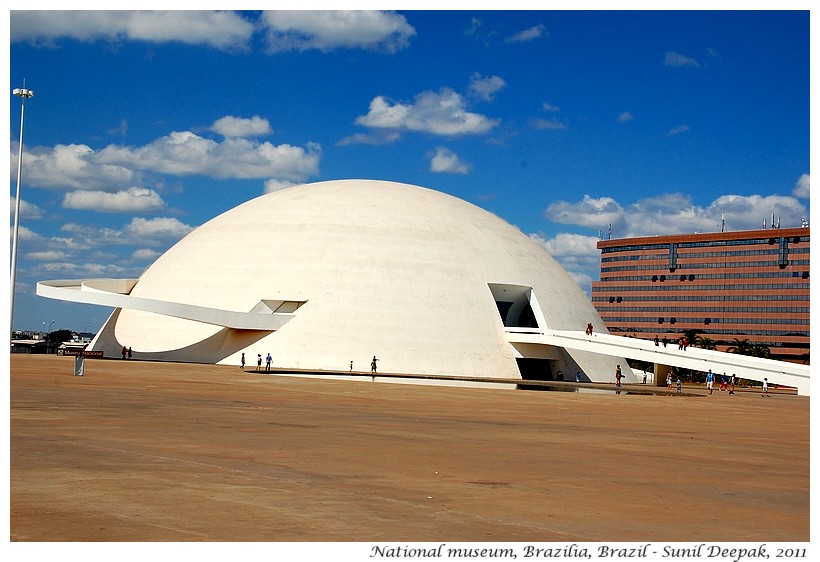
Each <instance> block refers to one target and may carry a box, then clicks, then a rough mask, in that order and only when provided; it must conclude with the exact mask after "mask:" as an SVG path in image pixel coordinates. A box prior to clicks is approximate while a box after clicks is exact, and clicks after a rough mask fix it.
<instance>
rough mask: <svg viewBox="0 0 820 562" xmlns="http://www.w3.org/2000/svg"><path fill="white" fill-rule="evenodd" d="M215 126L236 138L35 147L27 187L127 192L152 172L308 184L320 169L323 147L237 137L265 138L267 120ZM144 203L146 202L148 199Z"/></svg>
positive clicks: (26, 163) (175, 137)
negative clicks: (261, 136) (263, 135)
mask: <svg viewBox="0 0 820 562" xmlns="http://www.w3.org/2000/svg"><path fill="white" fill-rule="evenodd" d="M212 127H214V128H215V129H218V130H220V131H222V132H223V134H229V133H232V136H230V137H229V138H225V139H224V140H222V141H221V142H217V141H215V140H213V139H208V138H205V137H201V136H199V135H197V134H195V133H192V132H190V131H181V132H172V133H170V134H168V135H166V136H164V137H161V138H158V139H156V140H155V141H153V142H151V143H150V144H147V145H144V146H137V147H134V146H123V145H115V144H111V145H108V146H106V147H105V148H103V149H101V150H96V151H95V150H94V149H93V148H91V147H89V146H86V145H82V144H71V145H57V146H55V147H54V148H48V147H33V148H31V149H29V150H28V151H27V152H26V156H25V158H24V159H23V168H24V175H25V177H26V183H27V184H29V185H32V186H35V187H43V188H52V189H65V190H72V191H108V192H120V193H122V192H123V191H125V190H127V189H128V188H130V187H131V186H134V185H138V184H140V183H143V180H142V174H144V173H146V172H153V173H160V174H168V175H174V176H189V175H200V176H207V177H212V178H218V179H232V178H238V179H273V180H278V181H289V182H304V181H305V180H306V179H307V178H308V177H310V176H312V175H315V174H317V173H318V171H319V161H320V160H321V155H322V148H321V146H320V145H318V144H316V143H312V142H309V143H307V144H306V146H305V147H298V146H292V145H289V144H281V145H274V144H271V143H270V142H260V141H257V140H253V139H246V138H241V137H240V136H233V135H238V134H243V135H252V134H264V131H266V130H268V131H269V130H270V129H269V128H270V125H269V124H268V122H267V120H265V119H262V118H259V117H254V118H251V119H238V118H234V117H228V118H223V119H220V120H218V121H216V122H215V123H214V125H213V126H212ZM10 158H11V162H12V169H13V168H14V167H16V163H17V150H16V147H14V146H12V147H10ZM132 195H133V193H132ZM83 197H84V196H80V195H72V196H71V197H69V198H67V199H66V202H67V203H68V204H79V203H76V202H77V201H78V199H77V198H81V199H82V201H84V202H87V201H90V199H89V198H83ZM120 197H122V195H120ZM107 200H108V201H110V198H109V199H107ZM141 201H142V203H143V204H145V203H146V201H147V200H145V199H143V200H141ZM155 202H156V201H155ZM151 208H152V209H154V210H155V209H156V208H157V207H156V206H152V207H151Z"/></svg>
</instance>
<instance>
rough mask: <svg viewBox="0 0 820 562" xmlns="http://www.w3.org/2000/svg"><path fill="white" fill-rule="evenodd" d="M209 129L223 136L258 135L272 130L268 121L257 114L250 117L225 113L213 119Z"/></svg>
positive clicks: (266, 133)
mask: <svg viewBox="0 0 820 562" xmlns="http://www.w3.org/2000/svg"><path fill="white" fill-rule="evenodd" d="M209 130H211V131H213V132H214V133H216V134H218V135H222V136H223V137H260V136H263V135H269V134H271V133H272V132H273V129H271V126H270V122H268V120H267V119H263V118H262V117H259V116H258V115H254V116H253V117H251V118H250V119H245V118H242V117H233V116H231V115H226V116H225V117H222V118H221V119H217V120H216V121H214V123H213V125H211V126H210V127H209Z"/></svg>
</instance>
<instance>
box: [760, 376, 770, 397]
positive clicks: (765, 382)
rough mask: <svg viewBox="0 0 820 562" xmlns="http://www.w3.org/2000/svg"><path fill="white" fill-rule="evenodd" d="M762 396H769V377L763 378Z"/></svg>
mask: <svg viewBox="0 0 820 562" xmlns="http://www.w3.org/2000/svg"><path fill="white" fill-rule="evenodd" d="M760 396H761V397H764V396H765V397H766V398H768V397H769V379H766V378H764V379H763V392H762V393H761V394H760Z"/></svg>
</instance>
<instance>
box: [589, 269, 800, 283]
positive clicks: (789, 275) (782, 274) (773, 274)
mask: <svg viewBox="0 0 820 562" xmlns="http://www.w3.org/2000/svg"><path fill="white" fill-rule="evenodd" d="M765 278H778V279H784V278H786V279H796V278H800V279H808V278H809V272H808V271H791V272H789V271H768V272H759V273H699V274H698V275H695V274H693V273H690V274H689V275H674V274H670V275H666V274H663V275H653V276H652V277H649V278H648V279H647V278H646V277H644V276H643V275H623V276H619V277H613V276H607V277H605V278H603V279H601V281H606V282H607V283H611V282H613V281H647V280H649V281H652V282H653V283H657V282H658V281H660V282H661V283H663V282H665V281H695V280H698V281H700V280H703V279H765Z"/></svg>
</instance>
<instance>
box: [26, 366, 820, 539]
mask: <svg viewBox="0 0 820 562" xmlns="http://www.w3.org/2000/svg"><path fill="white" fill-rule="evenodd" d="M10 363H11V369H10V371H11V380H10V413H11V415H10V455H11V462H10V500H11V501H10V531H11V536H10V538H11V540H12V541H297V542H298V541H366V542H373V541H401V542H407V541H413V542H415V541H424V542H428V541H435V542H441V541H449V542H456V541H503V542H518V541H562V542H566V541H572V542H579V541H663V542H670V541H754V542H759V541H766V542H777V541H788V542H791V541H808V540H809V425H810V424H809V417H810V412H809V404H810V402H809V400H810V399H809V398H807V397H801V396H795V395H794V394H792V393H774V394H773V395H772V396H771V397H770V398H761V396H760V395H759V393H758V392H754V391H751V390H743V391H739V392H737V393H736V394H735V395H734V396H729V395H728V393H726V392H720V391H717V390H716V391H715V392H714V394H713V395H712V396H704V395H702V391H697V392H700V395H696V396H662V395H633V394H627V393H622V394H620V395H616V394H615V393H613V392H606V391H604V392H601V391H599V392H583V393H578V392H556V391H530V390H526V391H525V390H498V389H476V388H453V387H442V386H420V385H407V384H388V383H372V382H354V381H334V380H323V379H307V378H294V377H288V376H281V375H262V374H255V373H253V372H242V371H241V370H240V369H239V368H238V367H226V366H214V365H191V364H171V363H150V362H143V361H137V360H133V361H127V360H125V361H123V360H99V359H98V360H95V359H87V360H86V363H85V376H83V377H75V376H73V367H74V359H73V358H71V357H57V356H37V355H14V356H12V357H11V358H10Z"/></svg>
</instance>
